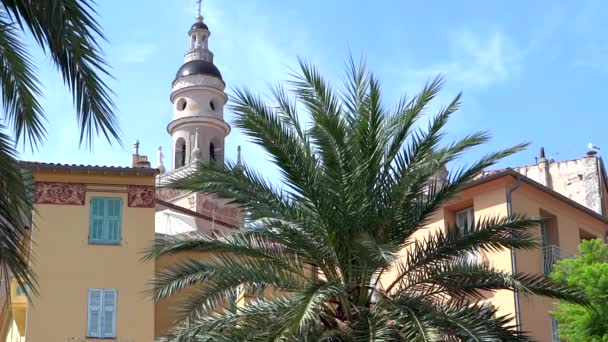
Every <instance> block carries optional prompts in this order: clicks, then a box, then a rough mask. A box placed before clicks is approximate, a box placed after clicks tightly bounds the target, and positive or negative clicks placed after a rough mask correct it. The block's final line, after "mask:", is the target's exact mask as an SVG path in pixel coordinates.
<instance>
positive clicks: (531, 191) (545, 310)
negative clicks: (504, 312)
mask: <svg viewBox="0 0 608 342" xmlns="http://www.w3.org/2000/svg"><path fill="white" fill-rule="evenodd" d="M512 184H514V181H513V182H512ZM513 211H514V212H516V213H523V214H527V215H530V216H537V217H538V216H542V215H541V211H542V212H543V213H548V214H551V215H552V216H555V218H556V219H557V229H558V236H559V245H558V247H559V248H561V249H562V250H564V251H566V252H567V253H569V254H570V255H575V254H578V245H579V242H580V239H579V230H584V231H586V232H588V233H590V234H592V235H595V236H597V237H598V238H600V239H603V236H604V234H605V232H606V231H607V229H608V225H607V224H605V223H602V222H601V221H599V220H597V219H595V218H593V217H591V216H590V215H587V214H585V213H583V212H582V211H580V210H577V209H576V208H574V207H572V206H570V205H568V204H566V203H564V202H563V201H560V200H558V199H556V198H554V197H553V196H550V195H548V194H546V193H545V192H543V191H541V190H538V189H537V188H534V187H532V186H529V185H527V184H522V185H521V186H520V187H519V188H518V189H517V190H516V191H515V192H513ZM534 234H535V236H536V237H537V238H538V240H539V241H541V239H542V237H541V230H540V227H538V228H536V229H535V230H534ZM516 258H517V271H518V272H525V273H539V274H542V273H543V272H544V269H543V262H544V260H543V252H542V250H540V249H535V250H526V251H524V250H518V251H516ZM553 302H554V301H553V300H551V299H548V298H543V297H538V296H534V297H532V296H527V295H520V306H521V321H522V329H523V330H524V331H529V332H530V334H531V335H532V337H533V338H534V339H535V340H537V341H551V318H550V316H549V310H551V308H552V307H553Z"/></svg>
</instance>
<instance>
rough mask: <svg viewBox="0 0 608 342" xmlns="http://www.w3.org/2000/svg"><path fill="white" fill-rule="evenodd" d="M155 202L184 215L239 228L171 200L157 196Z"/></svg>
mask: <svg viewBox="0 0 608 342" xmlns="http://www.w3.org/2000/svg"><path fill="white" fill-rule="evenodd" d="M156 203H157V204H160V205H162V206H165V207H167V208H170V209H173V210H176V211H179V212H181V213H183V214H186V215H190V216H194V217H198V218H202V219H205V220H207V221H215V223H217V224H220V225H222V226H224V227H227V228H231V229H238V228H239V226H237V225H235V224H232V223H228V222H224V221H222V220H218V219H215V220H214V219H213V217H211V216H208V215H204V214H201V213H199V212H196V211H194V210H190V209H188V208H184V207H182V206H180V205H177V204H173V203H171V202H167V201H164V200H161V199H158V198H157V199H156Z"/></svg>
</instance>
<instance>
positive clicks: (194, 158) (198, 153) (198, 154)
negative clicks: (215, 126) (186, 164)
mask: <svg viewBox="0 0 608 342" xmlns="http://www.w3.org/2000/svg"><path fill="white" fill-rule="evenodd" d="M201 159H202V153H201V150H200V148H198V128H197V129H196V133H194V149H193V150H192V161H194V162H197V161H199V160H201Z"/></svg>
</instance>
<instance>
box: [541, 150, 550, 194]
mask: <svg viewBox="0 0 608 342" xmlns="http://www.w3.org/2000/svg"><path fill="white" fill-rule="evenodd" d="M538 172H539V176H540V177H539V178H540V179H539V180H540V183H541V184H542V185H544V186H546V187H547V188H549V189H553V180H552V178H551V171H550V169H549V161H548V160H547V157H546V156H545V148H544V147H541V148H540V156H539V158H538Z"/></svg>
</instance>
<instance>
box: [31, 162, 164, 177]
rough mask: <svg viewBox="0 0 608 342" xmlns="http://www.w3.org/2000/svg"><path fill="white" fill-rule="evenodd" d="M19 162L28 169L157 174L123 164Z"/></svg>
mask: <svg viewBox="0 0 608 342" xmlns="http://www.w3.org/2000/svg"><path fill="white" fill-rule="evenodd" d="M20 164H21V165H22V166H23V167H24V168H27V169H30V170H50V171H52V170H65V171H94V172H112V173H126V174H130V175H142V176H154V175H156V174H158V169H152V168H144V167H123V166H102V165H82V164H80V165H77V164H59V163H43V162H36V161H21V162H20Z"/></svg>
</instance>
